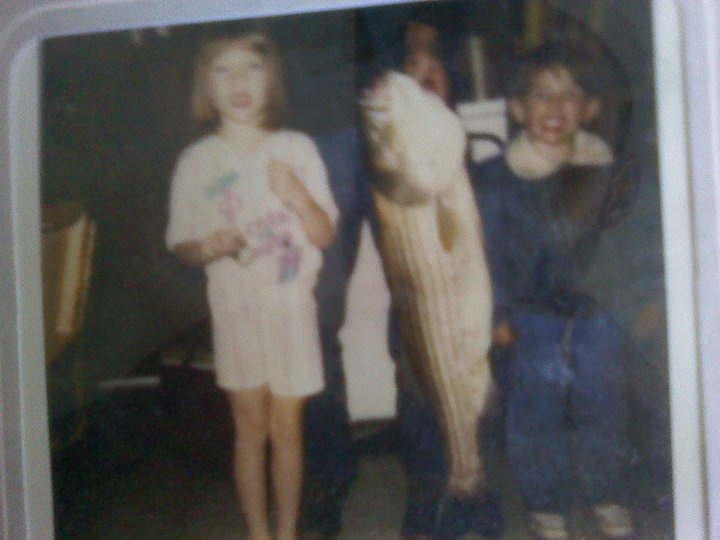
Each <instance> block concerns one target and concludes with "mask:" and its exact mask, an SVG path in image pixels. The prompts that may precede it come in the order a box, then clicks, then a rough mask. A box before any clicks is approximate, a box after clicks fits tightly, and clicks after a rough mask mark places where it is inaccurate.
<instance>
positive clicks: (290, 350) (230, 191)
mask: <svg viewBox="0 0 720 540" xmlns="http://www.w3.org/2000/svg"><path fill="white" fill-rule="evenodd" d="M271 159H277V160H280V161H283V162H284V163H286V164H287V165H289V166H290V168H291V169H292V170H293V171H294V172H295V174H296V175H297V176H298V178H299V179H300V181H302V182H303V184H304V185H305V187H306V188H307V189H308V191H309V192H310V194H311V195H312V197H313V199H315V201H316V202H317V203H318V204H319V205H320V207H322V208H323V209H324V210H325V212H327V213H328V215H329V216H330V217H331V218H332V219H333V221H334V220H335V219H336V217H337V208H336V206H335V203H334V201H333V197H332V193H331V191H330V188H329V185H328V179H327V172H326V169H325V165H324V164H323V162H322V160H321V158H320V155H319V153H318V151H317V148H316V146H315V144H314V143H313V142H312V140H311V139H310V137H308V136H307V135H304V134H302V133H299V132H294V131H288V130H283V131H278V132H275V133H273V134H271V135H270V136H269V137H268V138H267V139H266V141H264V142H263V144H262V145H261V148H260V149H258V151H257V152H256V153H255V154H254V155H253V156H252V158H250V159H246V160H242V159H240V157H239V156H238V155H237V152H236V151H235V150H234V149H233V148H232V146H230V145H229V144H228V143H226V142H225V141H224V140H223V139H221V138H220V137H219V136H217V135H208V136H206V137H204V138H202V139H200V140H199V141H197V142H195V143H194V144H192V145H191V146H189V147H188V148H186V149H185V150H184V151H183V153H182V154H181V156H180V158H179V160H178V163H177V165H176V168H175V173H174V175H173V179H172V186H171V190H170V212H169V223H168V228H167V231H166V239H165V240H166V244H167V246H168V248H170V249H172V248H173V247H174V246H175V245H177V244H178V243H181V242H187V241H200V240H202V239H203V238H205V237H206V236H207V235H208V234H210V233H211V232H213V231H215V230H217V229H220V228H227V227H237V228H238V229H239V230H240V231H241V232H242V233H243V234H244V235H245V238H246V239H247V240H248V244H249V245H248V247H247V248H246V249H245V250H243V252H242V254H241V256H240V257H239V259H236V258H233V257H223V258H221V259H219V260H217V261H214V262H212V263H210V264H208V265H207V266H206V267H205V271H206V274H207V277H208V301H209V304H210V312H211V314H212V323H213V344H214V359H215V370H216V378H217V383H218V385H219V386H220V387H222V388H225V389H228V390H240V389H250V388H256V387H258V386H261V385H263V384H268V385H269V386H270V388H271V390H272V391H273V393H275V394H276V395H281V396H303V395H310V394H313V393H316V392H318V391H320V390H321V389H322V388H323V385H324V379H323V372H322V358H321V349H320V339H319V336H318V323H317V308H316V303H315V299H314V297H313V292H312V290H313V287H314V285H315V282H316V278H317V273H318V270H319V269H320V265H321V264H322V254H321V252H320V250H319V249H318V248H317V247H315V246H314V245H312V244H311V243H310V242H309V241H308V239H307V237H306V235H305V232H304V231H303V229H302V227H301V225H300V222H299V220H298V218H297V216H296V215H295V214H294V212H292V211H291V210H289V209H288V208H286V207H285V206H284V205H283V204H282V203H281V202H280V200H279V199H278V198H277V197H276V196H275V195H274V194H273V193H272V192H271V191H270V189H269V186H268V174H267V170H268V163H269V161H270V160H271Z"/></svg>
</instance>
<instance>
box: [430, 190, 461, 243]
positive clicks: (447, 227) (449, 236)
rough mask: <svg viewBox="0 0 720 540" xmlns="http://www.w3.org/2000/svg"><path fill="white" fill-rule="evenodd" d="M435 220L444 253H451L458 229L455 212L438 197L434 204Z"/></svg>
mask: <svg viewBox="0 0 720 540" xmlns="http://www.w3.org/2000/svg"><path fill="white" fill-rule="evenodd" d="M435 219H436V220H437V227H438V236H439V237H440V243H441V244H442V247H443V249H444V250H445V251H446V252H449V251H452V248H453V246H454V245H455V240H456V239H457V237H458V233H459V230H460V227H459V226H458V219H457V215H456V213H455V211H454V210H453V209H452V208H450V207H449V206H448V204H447V202H445V201H444V200H443V198H442V197H438V198H437V200H436V204H435Z"/></svg>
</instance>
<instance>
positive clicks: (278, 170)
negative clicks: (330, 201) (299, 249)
mask: <svg viewBox="0 0 720 540" xmlns="http://www.w3.org/2000/svg"><path fill="white" fill-rule="evenodd" d="M268 172H269V181H270V190H271V191H272V192H273V193H274V194H275V196H276V197H277V198H278V199H280V200H281V201H282V202H283V204H285V205H286V206H287V207H289V208H290V209H292V210H293V212H295V214H296V215H297V217H298V219H299V220H300V225H301V226H302V228H303V230H304V231H305V234H306V235H307V237H308V240H309V241H310V243H311V244H313V245H314V246H316V247H318V248H320V249H325V248H326V247H328V246H329V245H330V243H331V242H332V241H333V239H334V238H335V225H334V223H333V221H332V219H331V218H330V216H329V215H328V214H327V212H325V210H323V209H322V207H320V205H319V204H318V203H317V202H316V201H315V199H313V198H312V196H311V195H310V192H309V191H308V190H307V188H306V187H305V186H304V185H303V183H302V182H301V181H300V180H299V179H298V177H297V176H296V175H295V173H294V172H293V171H292V169H291V168H290V166H288V165H287V164H286V163H283V162H282V161H278V160H272V161H271V162H270V166H269V171H268Z"/></svg>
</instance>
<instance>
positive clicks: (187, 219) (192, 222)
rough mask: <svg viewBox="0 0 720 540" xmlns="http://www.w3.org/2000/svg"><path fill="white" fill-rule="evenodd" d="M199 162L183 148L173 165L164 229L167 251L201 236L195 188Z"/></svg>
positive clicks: (197, 198)
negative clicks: (165, 226)
mask: <svg viewBox="0 0 720 540" xmlns="http://www.w3.org/2000/svg"><path fill="white" fill-rule="evenodd" d="M199 165H200V164H199V163H198V158H197V156H196V155H194V153H191V152H188V151H187V150H186V151H184V152H183V153H182V154H181V155H180V158H179V159H178V162H177V164H176V166H175V170H174V172H173V176H172V181H171V183H170V197H169V203H168V204H169V208H168V225H167V229H166V231H165V245H166V246H167V248H168V249H170V250H172V249H173V248H174V247H175V246H176V245H177V244H179V243H182V242H189V241H194V240H199V239H200V238H201V232H200V230H199V227H198V223H197V218H198V215H199V208H198V205H199V197H198V196H197V193H195V191H194V188H195V184H196V182H197V178H198V174H199V168H200V167H199ZM195 189H196V188H195Z"/></svg>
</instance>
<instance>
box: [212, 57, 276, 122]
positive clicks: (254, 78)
mask: <svg viewBox="0 0 720 540" xmlns="http://www.w3.org/2000/svg"><path fill="white" fill-rule="evenodd" d="M268 85H269V76H268V69H267V65H266V63H265V60H264V58H263V57H262V56H261V55H260V54H259V53H256V52H255V51H252V50H250V49H248V48H246V47H243V46H242V45H240V44H238V45H232V46H230V47H228V48H226V49H225V50H223V51H222V52H221V53H220V54H218V55H217V56H215V57H214V58H213V60H212V61H211V62H210V73H209V94H210V99H211V101H212V104H213V106H214V107H215V109H216V110H217V112H218V115H219V116H220V122H221V123H222V124H228V123H233V124H240V125H251V126H259V125H261V124H262V123H263V122H264V120H265V115H266V113H265V111H266V106H267V101H268Z"/></svg>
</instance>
